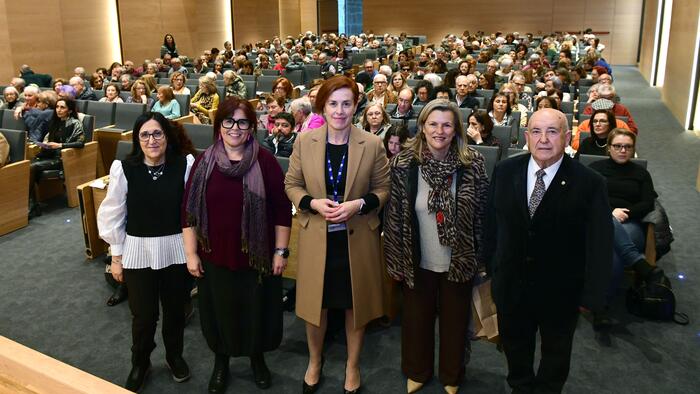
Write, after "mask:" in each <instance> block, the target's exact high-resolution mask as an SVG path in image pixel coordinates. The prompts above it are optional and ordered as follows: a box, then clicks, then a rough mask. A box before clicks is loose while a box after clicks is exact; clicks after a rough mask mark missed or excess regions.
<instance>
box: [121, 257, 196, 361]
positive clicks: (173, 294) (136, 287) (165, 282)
mask: <svg viewBox="0 0 700 394" xmlns="http://www.w3.org/2000/svg"><path fill="white" fill-rule="evenodd" d="M189 276H190V275H189V273H188V272H187V266H186V265H185V264H173V265H171V266H169V267H167V268H163V269H159V270H153V269H150V268H143V269H125V270H124V282H125V283H126V287H127V290H128V291H129V308H130V309H131V315H132V323H131V337H132V341H133V345H132V346H131V361H132V363H133V364H134V365H138V364H141V363H144V362H145V361H146V360H148V358H149V357H150V355H151V352H152V351H153V349H155V347H156V344H155V341H154V340H153V339H154V337H155V333H156V326H157V324H158V301H159V300H160V304H161V305H162V307H163V342H164V345H165V354H166V358H170V357H177V356H182V348H183V335H184V331H185V313H184V308H185V302H187V300H188V298H189V291H190V287H189V284H190V279H189Z"/></svg>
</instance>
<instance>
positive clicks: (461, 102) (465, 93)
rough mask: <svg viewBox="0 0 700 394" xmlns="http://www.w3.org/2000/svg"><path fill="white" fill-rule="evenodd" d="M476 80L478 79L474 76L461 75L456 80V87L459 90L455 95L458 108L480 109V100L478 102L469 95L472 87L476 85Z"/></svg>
mask: <svg viewBox="0 0 700 394" xmlns="http://www.w3.org/2000/svg"><path fill="white" fill-rule="evenodd" d="M469 77H472V78H469ZM475 80H476V77H475V76H474V75H473V74H469V75H460V76H458V77H457V79H456V80H455V87H456V88H457V89H456V90H457V92H456V94H455V103H457V106H458V107H459V108H472V109H478V108H479V100H477V99H476V98H475V97H474V96H473V95H470V94H469V93H470V88H471V86H470V85H474V81H475ZM477 83H478V81H477ZM473 90H474V89H473Z"/></svg>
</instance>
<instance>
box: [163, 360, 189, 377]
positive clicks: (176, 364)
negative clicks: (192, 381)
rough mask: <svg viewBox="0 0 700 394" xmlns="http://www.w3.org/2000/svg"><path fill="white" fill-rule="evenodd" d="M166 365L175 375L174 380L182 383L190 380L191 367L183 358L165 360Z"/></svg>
mask: <svg viewBox="0 0 700 394" xmlns="http://www.w3.org/2000/svg"><path fill="white" fill-rule="evenodd" d="M165 364H166V365H167V366H168V369H170V373H172V375H173V380H174V381H176V382H178V383H182V382H184V381H186V380H187V379H189V378H190V367H189V366H188V365H187V363H186V362H185V359H183V358H182V357H179V356H178V357H172V358H170V359H168V358H166V359H165Z"/></svg>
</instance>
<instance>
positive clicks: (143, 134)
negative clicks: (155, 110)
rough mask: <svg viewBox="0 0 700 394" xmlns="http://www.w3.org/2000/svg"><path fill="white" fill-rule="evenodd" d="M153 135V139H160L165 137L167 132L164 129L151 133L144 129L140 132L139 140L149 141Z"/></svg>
mask: <svg viewBox="0 0 700 394" xmlns="http://www.w3.org/2000/svg"><path fill="white" fill-rule="evenodd" d="M151 137H153V139H154V140H156V141H160V140H162V139H163V138H164V137H165V133H164V132H163V130H156V131H154V132H152V133H149V132H147V131H142V132H140V133H139V140H140V141H143V142H146V141H149V140H150V139H151Z"/></svg>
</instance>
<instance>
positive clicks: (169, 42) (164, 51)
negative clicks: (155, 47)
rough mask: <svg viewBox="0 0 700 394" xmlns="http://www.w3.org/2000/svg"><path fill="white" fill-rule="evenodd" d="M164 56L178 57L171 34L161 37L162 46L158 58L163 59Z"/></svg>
mask: <svg viewBox="0 0 700 394" xmlns="http://www.w3.org/2000/svg"><path fill="white" fill-rule="evenodd" d="M166 55H170V56H171V57H178V56H179V54H178V53H177V45H176V44H175V38H174V37H173V35H172V34H166V35H165V37H163V45H162V46H161V47H160V57H161V58H163V57H165V56H166Z"/></svg>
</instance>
